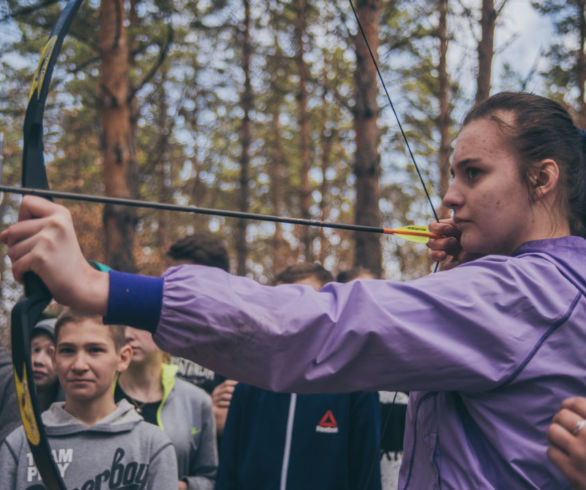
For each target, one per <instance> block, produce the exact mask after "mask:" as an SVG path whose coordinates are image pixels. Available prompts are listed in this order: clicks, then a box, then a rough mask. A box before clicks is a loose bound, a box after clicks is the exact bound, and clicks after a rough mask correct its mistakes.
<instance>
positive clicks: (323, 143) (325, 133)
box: [319, 66, 332, 264]
mask: <svg viewBox="0 0 586 490" xmlns="http://www.w3.org/2000/svg"><path fill="white" fill-rule="evenodd" d="M322 79H323V80H324V87H323V91H322V96H321V104H322V107H324V108H325V107H327V104H328V100H327V98H328V87H327V72H326V67H325V66H324V68H323V70H322ZM319 139H320V149H321V188H320V194H321V200H320V203H319V207H320V213H321V215H320V219H321V220H322V221H327V217H328V216H327V211H328V201H327V196H328V194H329V192H330V189H329V183H328V175H327V173H328V168H329V167H330V152H331V148H332V139H331V133H330V131H329V130H328V128H327V118H326V117H323V118H322V123H321V128H320V132H319ZM319 243H320V245H319V261H320V263H322V264H323V263H324V261H325V259H326V255H327V252H328V237H327V236H326V233H325V228H320V229H319Z"/></svg>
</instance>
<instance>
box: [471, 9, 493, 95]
mask: <svg viewBox="0 0 586 490" xmlns="http://www.w3.org/2000/svg"><path fill="white" fill-rule="evenodd" d="M496 17H497V13H496V9H495V8H494V0H482V16H481V20H480V25H481V28H482V37H481V39H480V42H479V43H478V75H477V77H476V85H477V89H476V104H477V105H478V104H479V103H480V102H482V101H483V100H485V99H487V98H488V96H489V95H490V79H491V73H492V57H493V55H494V29H495V26H496Z"/></svg>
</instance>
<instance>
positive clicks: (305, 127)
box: [295, 0, 314, 262]
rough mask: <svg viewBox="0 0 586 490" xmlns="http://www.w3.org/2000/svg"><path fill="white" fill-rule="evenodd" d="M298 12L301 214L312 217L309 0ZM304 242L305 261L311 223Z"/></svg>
mask: <svg viewBox="0 0 586 490" xmlns="http://www.w3.org/2000/svg"><path fill="white" fill-rule="evenodd" d="M295 4H296V7H297V12H296V13H297V15H296V19H295V43H296V52H295V63H296V65H297V74H298V76H299V83H298V85H297V110H298V112H299V114H298V118H299V147H300V151H301V169H300V172H301V200H300V208H301V209H300V211H301V217H302V218H304V219H309V218H310V207H311V184H310V180H309V170H310V168H311V147H310V137H309V131H310V126H309V114H308V111H307V78H308V69H307V64H306V63H305V58H304V56H305V41H304V37H305V34H306V23H305V17H306V2H305V0H296V2H295ZM301 242H302V244H303V255H304V257H305V261H306V262H312V261H313V260H314V258H313V248H312V230H311V229H310V227H309V226H304V227H302V228H301Z"/></svg>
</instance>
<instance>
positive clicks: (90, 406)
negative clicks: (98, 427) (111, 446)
mask: <svg viewBox="0 0 586 490" xmlns="http://www.w3.org/2000/svg"><path fill="white" fill-rule="evenodd" d="M107 395H108V396H104V397H103V398H102V399H101V400H92V401H91V402H90V403H88V402H87V401H85V400H73V399H71V398H69V397H67V395H66V396H65V406H64V407H63V408H65V410H66V411H67V412H69V413H70V414H71V415H73V416H74V417H75V418H76V419H78V420H79V421H80V422H81V423H82V424H85V425H88V426H92V425H94V424H95V423H96V422H99V421H100V420H102V419H103V418H104V417H106V416H108V415H110V414H111V413H112V412H113V411H114V410H116V404H115V403H114V398H113V396H112V390H111V389H110V390H109V391H108V392H107Z"/></svg>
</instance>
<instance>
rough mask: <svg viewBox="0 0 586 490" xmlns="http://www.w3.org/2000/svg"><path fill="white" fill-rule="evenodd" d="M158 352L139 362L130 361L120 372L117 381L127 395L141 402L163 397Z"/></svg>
mask: <svg viewBox="0 0 586 490" xmlns="http://www.w3.org/2000/svg"><path fill="white" fill-rule="evenodd" d="M159 354H160V353H158V352H157V353H155V354H153V355H152V356H150V357H148V358H147V359H145V360H144V361H141V362H131V363H130V366H128V369H127V370H126V371H124V372H122V373H121V374H120V377H119V378H118V383H119V384H120V387H121V388H122V389H123V390H124V392H125V393H126V394H127V395H128V396H130V397H131V398H134V399H135V400H138V401H141V402H156V401H159V400H160V399H161V398H163V385H162V384H161V373H162V371H163V363H162V359H161V357H162V356H161V355H159Z"/></svg>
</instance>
